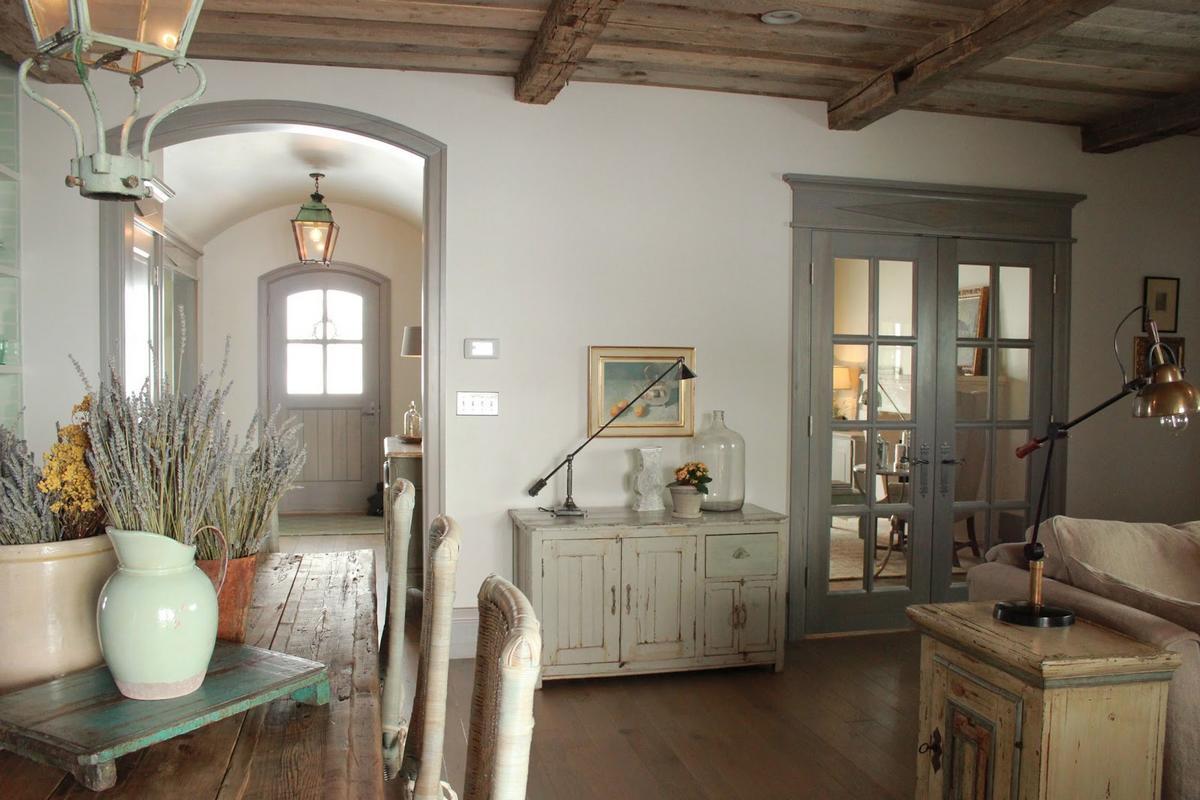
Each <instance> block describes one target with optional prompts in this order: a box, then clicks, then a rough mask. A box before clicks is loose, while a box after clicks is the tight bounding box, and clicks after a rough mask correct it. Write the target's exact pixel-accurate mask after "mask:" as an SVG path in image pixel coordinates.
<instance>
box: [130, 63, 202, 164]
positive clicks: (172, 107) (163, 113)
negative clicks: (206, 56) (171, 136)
mask: <svg viewBox="0 0 1200 800" xmlns="http://www.w3.org/2000/svg"><path fill="white" fill-rule="evenodd" d="M175 69H176V70H177V71H179V72H182V71H183V70H184V69H190V70H191V71H192V72H194V73H196V90H195V91H193V92H192V93H191V94H189V95H188V96H187V97H181V98H179V99H178V100H176V101H174V102H173V103H170V104H169V105H166V106H163V107H162V108H161V109H159V111H158V113H157V114H155V115H154V116H153V117H151V118H150V121H149V122H147V123H146V130H145V131H143V133H142V159H143V160H147V161H148V160H149V159H150V136H151V135H152V134H153V133H154V129H155V128H157V127H158V125H159V123H160V122H162V121H163V120H164V119H166V118H167V117H169V116H170V115H172V114H174V113H175V112H176V111H178V110H179V109H181V108H186V107H187V106H190V105H191V104H192V103H194V102H196V101H197V100H199V99H200V96H201V95H202V94H204V89H205V88H206V87H207V86H208V77H207V76H205V74H204V70H202V69H200V65H199V64H197V63H195V62H194V61H188V60H187V59H183V58H181V59H179V60H177V61H176V62H175Z"/></svg>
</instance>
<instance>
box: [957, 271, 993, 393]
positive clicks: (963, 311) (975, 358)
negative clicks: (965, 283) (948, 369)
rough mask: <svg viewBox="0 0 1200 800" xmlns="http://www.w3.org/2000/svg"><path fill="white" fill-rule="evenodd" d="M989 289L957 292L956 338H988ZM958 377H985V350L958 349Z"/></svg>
mask: <svg viewBox="0 0 1200 800" xmlns="http://www.w3.org/2000/svg"><path fill="white" fill-rule="evenodd" d="M990 295H991V289H990V287H987V286H979V287H976V288H973V289H960V290H959V292H958V337H959V338H960V339H986V338H988V302H989V299H990ZM957 365H958V374H959V375H986V374H987V349H986V348H983V347H974V348H971V347H959V348H958V356H957Z"/></svg>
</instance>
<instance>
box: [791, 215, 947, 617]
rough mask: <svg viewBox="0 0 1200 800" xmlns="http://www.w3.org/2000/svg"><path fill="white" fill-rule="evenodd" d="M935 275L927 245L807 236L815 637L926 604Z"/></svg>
mask: <svg viewBox="0 0 1200 800" xmlns="http://www.w3.org/2000/svg"><path fill="white" fill-rule="evenodd" d="M937 269H938V265H937V240H936V239H935V238H931V237H918V236H881V235H871V234H852V233H830V232H822V231H817V232H814V233H813V287H812V291H813V301H812V315H811V326H812V329H811V342H812V361H811V374H810V381H811V386H812V392H813V400H812V403H811V414H812V423H811V436H810V437H809V453H808V454H807V455H808V457H809V466H810V488H809V505H808V553H807V556H808V571H807V576H806V579H807V589H806V594H807V596H806V603H805V608H806V624H805V629H806V630H807V631H808V632H809V633H820V632H827V631H835V630H863V629H874V628H890V627H897V626H899V625H902V624H903V621H904V607H905V606H907V605H910V604H912V603H922V602H927V601H928V600H929V596H930V583H929V580H930V571H929V570H930V550H931V547H930V543H931V541H932V538H933V506H932V502H933V484H932V479H933V472H932V464H931V463H930V462H931V461H932V458H933V447H934V443H935V442H934V434H935V424H934V415H935V410H936V400H937V396H936V391H935V385H936V371H937V369H936V350H937V330H938V326H937ZM798 455H799V454H798ZM800 457H803V455H800Z"/></svg>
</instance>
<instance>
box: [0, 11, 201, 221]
mask: <svg viewBox="0 0 1200 800" xmlns="http://www.w3.org/2000/svg"><path fill="white" fill-rule="evenodd" d="M202 2H203V0H138V2H130V1H129V0H24V7H25V15H26V17H27V19H28V21H29V27H30V30H31V31H32V33H33V40H34V44H35V47H36V49H37V55H36V56H34V57H33V58H29V59H26V60H25V61H24V62H23V63H22V64H21V67H20V70H19V71H18V73H17V76H18V81H19V82H20V84H21V90H22V91H23V92H25V94H26V95H28V96H29V98H30V99H31V100H33V101H35V102H37V103H40V104H41V105H43V106H45V107H46V108H48V109H50V111H52V112H54V113H55V114H56V115H57V116H58V117H59V118H60V119H62V120H63V122H65V123H66V124H67V125H68V127H70V129H71V133H72V135H73V136H74V139H75V157H74V158H73V159H71V171H70V174H68V175H67V180H66V183H67V185H68V186H74V187H78V188H79V193H80V194H82V195H83V196H84V197H89V198H93V199H98V200H140V199H142V198H145V197H148V196H149V194H150V191H149V188H148V187H147V185H146V183H147V181H149V180H150V179H151V178H153V177H154V168H153V166H151V164H150V161H149V153H150V137H151V135H152V134H153V133H154V129H155V128H156V127H157V126H158V125H159V123H161V122H162V121H163V120H164V119H166V118H167V117H168V116H169V115H171V114H173V113H174V112H176V111H178V110H179V109H181V108H183V107H185V106H188V105H191V104H192V103H194V102H196V100H198V99H200V96H201V95H202V94H204V89H205V84H206V81H205V77H204V72H203V71H202V70H201V69H200V68H199V67H198V66H196V65H195V64H193V63H191V62H189V61H187V59H186V58H185V55H186V52H187V45H188V42H189V41H190V40H191V38H192V31H193V30H194V29H195V27H196V19H197V17H199V15H200V7H201V4H202ZM50 58H62V59H65V60H67V61H70V62H72V63H74V65H75V71H76V74H78V76H79V80H80V82H81V83H82V84H83V89H84V92H86V93H87V97H88V102H89V103H90V104H91V110H92V116H93V118H94V120H95V140H96V141H95V151H94V152H91V153H88V152H87V147H86V145H85V144H84V135H83V131H82V129H81V128H80V125H79V123H78V122H77V121H76V120H75V118H74V117H72V116H71V114H70V113H69V112H67V110H66V109H64V108H63V107H62V106H60V105H59V104H58V103H56V102H54V101H53V100H50V99H49V98H47V97H43V96H42V95H40V94H38V93H37V91H35V90H34V88H33V86H32V85H31V84H30V82H29V71H30V69H31V68H32V67H33V66H34V65H35V64H38V65H43V66H44V65H45V63H46V61H47V60H48V59H50ZM168 63H169V64H173V65H174V66H175V68H176V70H178V71H180V72H182V71H183V70H185V69H190V70H191V71H192V72H193V73H194V74H195V76H196V81H197V83H196V88H195V90H194V91H193V92H192V93H191V94H189V95H187V96H186V97H182V98H179V99H177V100H174V101H172V102H170V103H168V104H167V105H166V106H164V107H163V108H161V109H160V110H159V111H158V112H156V113H155V114H153V115H152V116H151V117H150V118H149V120H147V122H146V127H145V130H144V131H143V133H142V145H141V152H140V153H130V152H129V134H130V130H131V129H132V127H133V123H134V122H135V121H136V120H137V117H138V114H139V113H140V112H141V100H142V86H143V81H142V76H143V75H145V74H146V73H147V72H149V71H150V70H152V69H155V68H156V67H160V66H162V65H163V64H168ZM95 69H105V70H110V71H113V72H119V73H122V74H125V75H128V76H129V86H130V89H131V90H132V92H133V103H132V110H131V111H130V112H129V114H128V116H127V117H126V118H125V121H124V124H123V125H122V126H121V139H120V144H119V146H118V148H117V151H116V152H111V153H110V152H109V151H108V142H107V140H106V132H107V128H106V126H105V123H104V117H103V115H102V114H101V111H100V103H99V100H98V99H97V96H96V92H95V90H94V89H93V88H92V85H91V81H90V78H89V72H90V71H91V70H95Z"/></svg>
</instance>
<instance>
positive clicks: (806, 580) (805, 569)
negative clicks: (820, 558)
mask: <svg viewBox="0 0 1200 800" xmlns="http://www.w3.org/2000/svg"><path fill="white" fill-rule="evenodd" d="M804 585H805V586H806V587H807V586H808V567H807V566H806V567H805V568H804Z"/></svg>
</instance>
